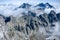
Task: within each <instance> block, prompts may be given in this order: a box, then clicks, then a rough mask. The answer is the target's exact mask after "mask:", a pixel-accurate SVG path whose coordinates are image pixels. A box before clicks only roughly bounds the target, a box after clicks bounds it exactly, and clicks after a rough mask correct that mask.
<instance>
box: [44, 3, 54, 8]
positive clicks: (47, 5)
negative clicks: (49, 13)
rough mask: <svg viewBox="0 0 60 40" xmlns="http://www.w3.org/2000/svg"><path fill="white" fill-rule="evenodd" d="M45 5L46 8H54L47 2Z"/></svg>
mask: <svg viewBox="0 0 60 40" xmlns="http://www.w3.org/2000/svg"><path fill="white" fill-rule="evenodd" d="M45 6H46V7H47V8H54V7H53V6H52V5H50V4H49V3H46V4H45Z"/></svg>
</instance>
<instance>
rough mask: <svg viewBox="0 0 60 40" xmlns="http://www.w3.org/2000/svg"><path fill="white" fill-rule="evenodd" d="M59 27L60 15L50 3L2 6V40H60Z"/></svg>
mask: <svg viewBox="0 0 60 40" xmlns="http://www.w3.org/2000/svg"><path fill="white" fill-rule="evenodd" d="M59 25H60V13H56V8H55V7H54V6H53V5H51V4H49V3H39V4H37V5H31V4H29V3H23V4H21V5H19V6H16V5H12V4H7V5H6V4H4V5H0V26H1V27H0V31H1V32H0V34H1V35H0V36H1V37H0V40H60V38H59V37H60V26H59ZM1 29H2V30H1Z"/></svg>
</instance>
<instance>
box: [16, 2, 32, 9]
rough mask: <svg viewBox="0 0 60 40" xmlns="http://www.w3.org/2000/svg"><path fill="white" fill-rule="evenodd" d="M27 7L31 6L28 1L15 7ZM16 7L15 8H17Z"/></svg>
mask: <svg viewBox="0 0 60 40" xmlns="http://www.w3.org/2000/svg"><path fill="white" fill-rule="evenodd" d="M29 7H31V5H30V4H28V3H23V4H22V5H20V6H19V7H17V8H24V9H25V8H29ZM17 8H15V9H17Z"/></svg>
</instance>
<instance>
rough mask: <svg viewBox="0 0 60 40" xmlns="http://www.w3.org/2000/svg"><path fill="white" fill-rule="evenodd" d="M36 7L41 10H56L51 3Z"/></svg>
mask: <svg viewBox="0 0 60 40" xmlns="http://www.w3.org/2000/svg"><path fill="white" fill-rule="evenodd" d="M35 7H38V9H39V10H44V9H46V8H47V9H49V8H54V7H53V6H52V5H50V4H49V3H46V4H44V3H40V4H38V5H36V6H35Z"/></svg>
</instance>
